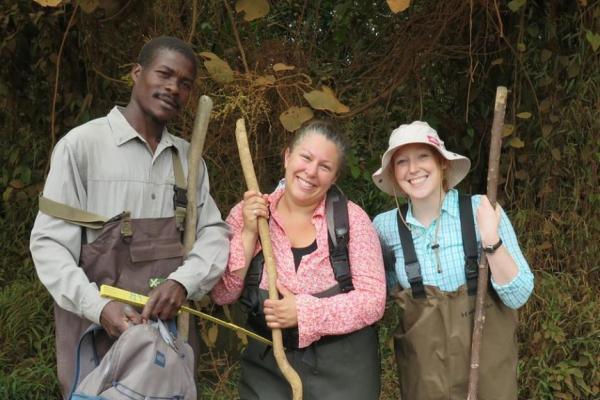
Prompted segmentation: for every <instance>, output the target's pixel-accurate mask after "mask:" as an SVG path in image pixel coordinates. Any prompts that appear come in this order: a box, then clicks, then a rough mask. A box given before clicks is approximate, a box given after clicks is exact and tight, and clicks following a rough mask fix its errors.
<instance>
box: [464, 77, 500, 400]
mask: <svg viewBox="0 0 600 400" xmlns="http://www.w3.org/2000/svg"><path fill="white" fill-rule="evenodd" d="M506 96H507V90H506V88H505V87H504V86H498V88H497V89H496V103H495V106H494V121H493V123H492V137H491V142H490V159H489V164H488V176H487V196H488V198H489V199H490V203H491V204H492V206H494V207H495V206H496V197H497V192H498V175H499V169H500V150H501V148H500V147H501V145H502V128H503V127H504V114H505V113H506ZM485 254H486V253H484V252H483V250H482V251H481V255H482V256H481V259H480V260H479V276H478V277H477V295H476V297H475V318H474V323H473V338H472V341H471V365H470V370H469V391H468V394H467V400H477V390H478V385H479V358H480V354H481V339H482V337H483V327H484V324H485V308H484V302H485V297H486V294H487V288H488V277H489V268H488V263H487V257H486V256H485Z"/></svg>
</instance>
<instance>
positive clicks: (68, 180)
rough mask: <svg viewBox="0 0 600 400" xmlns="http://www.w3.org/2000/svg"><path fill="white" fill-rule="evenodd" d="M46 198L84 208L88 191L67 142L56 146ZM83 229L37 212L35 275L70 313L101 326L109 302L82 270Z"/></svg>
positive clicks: (32, 240) (32, 245)
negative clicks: (101, 319)
mask: <svg viewBox="0 0 600 400" xmlns="http://www.w3.org/2000/svg"><path fill="white" fill-rule="evenodd" d="M44 196H45V197H47V198H49V199H51V200H54V201H57V202H60V203H63V204H67V205H69V206H71V207H75V208H79V209H81V208H84V207H83V204H85V201H86V191H85V188H84V185H83V183H82V180H81V175H80V171H79V168H78V164H77V162H76V158H75V155H74V153H73V151H72V149H71V147H70V145H69V142H68V141H67V140H64V139H63V140H61V141H59V142H58V143H57V145H56V147H55V149H54V151H53V152H52V160H51V168H50V172H49V174H48V178H47V180H46V184H45V186H44ZM81 229H82V228H80V227H79V226H77V225H73V224H70V223H67V222H64V221H63V220H60V219H58V218H54V217H51V216H49V215H46V214H44V213H42V212H38V215H37V217H36V220H35V223H34V226H33V229H32V231H31V238H30V250H31V255H32V258H33V262H34V264H35V268H36V272H37V274H38V277H39V279H40V281H41V282H42V284H43V285H44V286H45V287H46V288H47V289H48V291H49V292H50V295H51V296H52V298H53V299H54V301H56V303H57V304H58V305H59V306H60V307H61V308H64V309H65V310H67V311H70V312H72V313H74V314H77V315H78V316H81V317H84V318H86V319H88V320H90V321H93V322H96V323H98V322H99V320H100V313H101V312H102V308H104V306H105V305H106V303H108V302H109V300H107V299H103V298H102V297H100V293H99V291H98V287H97V286H96V284H94V283H91V282H90V281H89V279H88V278H87V276H86V275H85V273H84V272H83V270H82V269H81V268H80V267H79V265H78V264H79V255H80V250H81V235H82V231H81Z"/></svg>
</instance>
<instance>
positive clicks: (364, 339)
mask: <svg viewBox="0 0 600 400" xmlns="http://www.w3.org/2000/svg"><path fill="white" fill-rule="evenodd" d="M325 204H326V219H327V230H328V242H329V254H330V263H331V268H332V269H333V273H334V276H335V279H336V281H337V282H338V283H337V284H336V285H335V286H333V287H331V288H329V289H328V290H325V291H323V292H321V293H317V294H313V296H315V297H319V298H325V297H332V296H335V295H338V294H340V293H346V292H349V291H351V290H354V286H353V285H352V274H351V270H350V264H349V257H348V247H347V244H348V240H349V236H348V235H349V231H350V227H349V222H348V208H347V199H346V198H345V196H344V195H343V194H342V193H341V191H340V190H339V189H338V188H337V187H336V186H332V188H331V189H330V190H329V192H328V193H327V199H326V203H325ZM263 263H264V257H263V255H262V252H260V253H258V254H257V255H256V256H255V257H254V259H253V260H252V262H251V263H250V267H249V269H248V273H247V274H246V278H245V280H244V290H243V292H242V296H241V298H240V303H241V304H242V306H243V308H244V309H245V311H246V312H247V313H248V325H249V327H250V328H251V329H252V330H253V331H255V332H257V333H259V334H261V335H263V336H265V337H270V335H271V331H270V329H269V328H268V327H267V325H266V322H265V316H264V312H263V309H262V305H263V304H264V301H265V300H266V299H267V298H268V297H269V295H268V292H267V291H266V290H264V289H259V284H260V282H261V279H262V272H263ZM282 334H283V344H284V346H285V348H286V356H287V359H288V361H289V363H290V364H291V366H292V367H293V368H294V370H295V371H296V372H297V373H298V375H300V378H301V381H302V392H303V393H302V394H303V399H304V400H377V399H378V398H379V392H380V372H381V367H380V359H379V344H378V337H377V330H376V329H375V327H373V326H367V327H365V328H362V329H360V330H358V331H356V332H352V333H349V334H346V335H339V336H325V337H323V338H321V339H320V340H318V341H317V342H315V343H313V344H311V345H310V346H308V347H307V348H303V349H298V329H297V328H293V329H283V330H282ZM241 365H242V377H241V380H240V383H239V394H240V398H241V400H287V399H291V398H292V391H291V389H290V386H289V384H288V383H287V382H286V380H285V378H284V377H283V375H282V374H281V372H280V370H279V367H278V366H277V363H276V361H275V357H274V356H273V351H272V350H271V348H270V347H269V346H266V345H264V344H262V343H259V342H257V341H254V340H251V341H249V343H248V347H247V348H246V351H245V352H244V354H243V355H242V361H241Z"/></svg>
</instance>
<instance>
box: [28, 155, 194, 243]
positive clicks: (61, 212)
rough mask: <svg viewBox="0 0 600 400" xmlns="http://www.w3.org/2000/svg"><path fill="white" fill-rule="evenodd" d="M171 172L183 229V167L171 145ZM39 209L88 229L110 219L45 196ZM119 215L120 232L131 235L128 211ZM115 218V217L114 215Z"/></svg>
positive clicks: (184, 192)
mask: <svg viewBox="0 0 600 400" xmlns="http://www.w3.org/2000/svg"><path fill="white" fill-rule="evenodd" d="M173 149H174V151H173V157H172V158H173V172H174V174H175V194H174V196H173V206H174V207H175V222H176V224H177V228H178V229H179V230H181V231H183V229H184V227H185V225H184V222H185V209H186V207H187V189H186V182H185V175H184V174H183V167H182V166H181V159H180V158H179V154H178V153H177V149H176V148H175V147H173ZM38 205H39V210H40V211H41V212H43V213H44V214H47V215H50V216H51V217H55V218H60V219H62V220H64V221H67V222H70V223H72V224H75V225H79V226H83V227H85V228H90V229H102V228H103V227H104V225H105V224H106V223H107V222H108V221H110V220H111V219H110V218H106V217H103V216H101V215H97V214H93V213H91V212H87V211H83V210H80V209H78V208H75V207H71V206H68V205H66V204H62V203H58V202H56V201H54V200H50V199H49V198H47V197H44V196H40V197H39V204H38ZM119 217H124V219H125V221H126V223H125V225H124V226H125V232H122V233H123V234H124V235H125V236H131V234H132V232H131V231H130V228H127V227H128V226H130V223H128V221H129V220H130V219H131V217H130V214H129V212H124V213H123V214H120V215H119ZM115 218H116V217H115Z"/></svg>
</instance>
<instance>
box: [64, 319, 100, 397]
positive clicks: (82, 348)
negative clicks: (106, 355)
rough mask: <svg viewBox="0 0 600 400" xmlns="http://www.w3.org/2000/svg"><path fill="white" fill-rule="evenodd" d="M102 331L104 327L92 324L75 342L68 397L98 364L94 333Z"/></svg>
mask: <svg viewBox="0 0 600 400" xmlns="http://www.w3.org/2000/svg"><path fill="white" fill-rule="evenodd" d="M103 331H104V328H103V327H102V326H101V325H98V324H92V325H90V326H89V327H88V328H87V329H86V330H85V331H84V332H83V333H82V335H81V338H80V339H79V343H78V344H77V352H76V355H75V371H73V386H72V387H71V392H70V394H69V397H68V399H70V398H71V397H72V396H73V393H74V392H75V389H76V388H77V386H79V384H80V383H81V381H82V380H83V379H84V378H85V377H86V376H88V374H89V373H90V372H92V371H93V370H94V368H96V367H97V366H98V364H100V358H99V357H98V353H97V351H96V335H98V334H99V333H100V332H103Z"/></svg>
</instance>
